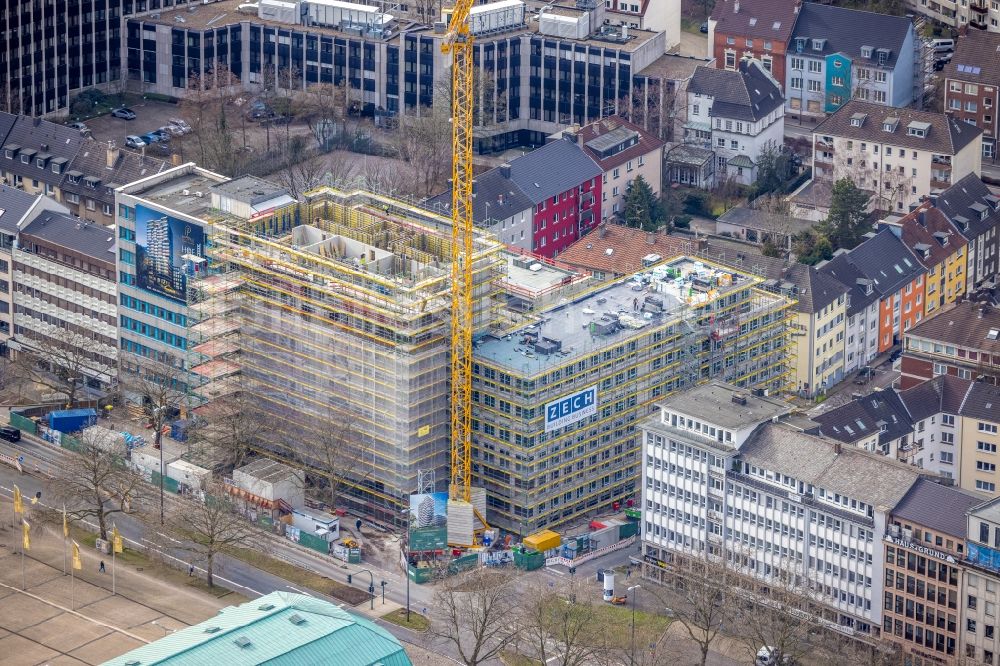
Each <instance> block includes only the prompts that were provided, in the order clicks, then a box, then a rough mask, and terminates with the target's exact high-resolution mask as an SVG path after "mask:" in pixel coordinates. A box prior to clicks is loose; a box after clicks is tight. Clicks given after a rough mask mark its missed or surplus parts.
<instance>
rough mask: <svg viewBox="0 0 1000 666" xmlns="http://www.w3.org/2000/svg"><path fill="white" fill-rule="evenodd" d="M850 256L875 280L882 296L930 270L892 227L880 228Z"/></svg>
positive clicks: (854, 262)
mask: <svg viewBox="0 0 1000 666" xmlns="http://www.w3.org/2000/svg"><path fill="white" fill-rule="evenodd" d="M847 259H848V261H850V262H851V263H852V264H854V266H855V268H857V269H858V271H859V272H860V273H861V274H862V275H864V276H865V277H866V278H868V279H870V280H871V281H872V283H873V285H872V286H873V287H874V289H875V291H877V292H878V293H879V294H880V295H882V296H888V295H890V294H895V293H896V292H897V291H899V290H900V289H902V288H903V287H904V286H906V285H907V284H909V283H910V282H911V281H913V280H915V279H916V278H917V276H918V275H921V274H923V273H924V272H926V271H925V270H924V267H923V266H921V265H920V262H919V261H917V258H916V257H914V256H913V253H912V252H910V250H909V249H907V247H906V246H905V245H903V242H902V241H901V240H899V239H898V238H896V235H895V234H894V233H892V230H890V229H888V228H886V229H880V230H879V231H878V233H876V234H875V235H874V236H872V237H871V238H869V239H867V240H865V241H864V242H863V243H861V244H860V245H858V246H857V247H856V248H854V249H853V250H851V251H850V252H848V253H847Z"/></svg>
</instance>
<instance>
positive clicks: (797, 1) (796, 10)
mask: <svg viewBox="0 0 1000 666" xmlns="http://www.w3.org/2000/svg"><path fill="white" fill-rule="evenodd" d="M800 9H802V0H795V5H794V6H793V9H792V11H793V12H794V13H795V14H798V13H799V10H800Z"/></svg>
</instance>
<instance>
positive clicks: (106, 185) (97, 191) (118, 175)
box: [53, 139, 170, 214]
mask: <svg viewBox="0 0 1000 666" xmlns="http://www.w3.org/2000/svg"><path fill="white" fill-rule="evenodd" d="M169 168H170V164H169V163H168V162H166V161H164V160H161V159H157V158H155V157H149V156H145V155H142V154H140V153H137V152H134V151H131V150H120V151H118V158H117V159H116V160H115V163H114V166H113V167H112V168H110V169H109V168H108V147H107V145H105V144H104V143H101V142H100V141H94V140H93V139H84V140H82V141H81V142H80V148H79V150H78V151H77V154H76V156H75V157H74V158H73V160H72V161H71V162H70V164H69V166H68V167H67V169H66V172H67V174H69V172H71V171H72V172H79V173H81V174H83V175H82V176H80V177H78V179H77V182H76V183H74V182H72V180H70V178H68V177H67V178H66V179H65V180H63V182H62V189H63V191H65V192H71V193H73V194H77V195H79V196H80V198H81V204H82V203H83V199H84V198H90V199H93V200H95V201H97V202H98V203H100V204H110V205H111V206H112V207H113V206H114V203H115V193H114V189H113V188H114V187H117V186H120V185H128V184H129V183H132V182H135V181H137V180H139V179H141V178H145V177H146V176H151V175H153V174H156V173H159V172H161V171H164V170H165V169H169ZM53 175H54V174H53ZM74 175H75V174H74ZM86 177H90V178H96V179H98V180H99V181H100V182H99V183H98V184H97V187H89V186H88V185H87V184H86V182H85V180H84V179H85V178H86ZM84 210H85V207H84V206H81V214H82V213H83V212H84ZM97 210H98V212H99V211H100V206H98V207H97Z"/></svg>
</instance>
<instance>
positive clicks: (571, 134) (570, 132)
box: [562, 127, 577, 143]
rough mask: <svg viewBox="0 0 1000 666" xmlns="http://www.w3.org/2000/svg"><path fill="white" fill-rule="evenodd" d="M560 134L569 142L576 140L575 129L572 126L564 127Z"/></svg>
mask: <svg viewBox="0 0 1000 666" xmlns="http://www.w3.org/2000/svg"><path fill="white" fill-rule="evenodd" d="M562 136H563V138H564V139H566V140H567V141H569V142H570V143H576V142H577V140H576V130H575V129H574V128H572V127H567V128H566V129H564V130H563V133H562Z"/></svg>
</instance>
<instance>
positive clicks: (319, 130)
mask: <svg viewBox="0 0 1000 666" xmlns="http://www.w3.org/2000/svg"><path fill="white" fill-rule="evenodd" d="M349 106H350V99H349V96H348V88H347V84H346V82H345V81H341V83H339V84H336V83H313V84H311V85H309V86H308V87H307V88H306V89H305V90H303V91H300V92H299V93H297V94H296V96H295V108H296V117H298V118H301V119H302V120H303V121H304V122H305V123H306V125H307V126H308V127H309V130H310V131H311V132H312V134H313V136H314V137H315V138H316V143H317V144H318V146H319V148H321V149H323V150H329V149H330V148H332V147H333V144H334V139H336V138H337V137H338V136H344V135H345V134H346V133H347V118H348V117H349Z"/></svg>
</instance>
